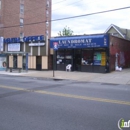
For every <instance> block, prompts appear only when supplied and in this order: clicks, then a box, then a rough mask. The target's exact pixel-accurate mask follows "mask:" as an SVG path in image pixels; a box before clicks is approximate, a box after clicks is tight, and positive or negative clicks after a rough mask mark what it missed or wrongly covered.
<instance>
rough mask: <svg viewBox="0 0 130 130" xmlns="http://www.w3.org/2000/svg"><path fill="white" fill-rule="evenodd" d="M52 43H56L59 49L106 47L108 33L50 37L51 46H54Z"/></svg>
mask: <svg viewBox="0 0 130 130" xmlns="http://www.w3.org/2000/svg"><path fill="white" fill-rule="evenodd" d="M54 43H57V48H59V49H62V48H63V49H64V48H94V47H108V45H109V41H108V35H96V36H78V37H77V36H73V37H58V38H51V39H50V46H51V48H54Z"/></svg>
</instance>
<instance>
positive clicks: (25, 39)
mask: <svg viewBox="0 0 130 130" xmlns="http://www.w3.org/2000/svg"><path fill="white" fill-rule="evenodd" d="M37 41H45V38H44V36H43V35H40V36H28V37H23V38H22V39H20V38H19V37H18V38H17V37H15V38H5V39H4V43H20V42H37Z"/></svg>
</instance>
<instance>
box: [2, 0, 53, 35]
mask: <svg viewBox="0 0 130 130" xmlns="http://www.w3.org/2000/svg"><path fill="white" fill-rule="evenodd" d="M0 6H1V7H0V27H1V28H0V36H3V37H4V38H10V37H19V36H22V35H24V36H35V35H46V34H48V36H49V37H50V35H51V24H49V21H50V20H51V0H31V1H30V0H1V4H0ZM31 23H32V24H31ZM35 23H37V24H35ZM27 24H28V25H27Z"/></svg>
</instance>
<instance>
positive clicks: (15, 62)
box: [13, 55, 17, 69]
mask: <svg viewBox="0 0 130 130" xmlns="http://www.w3.org/2000/svg"><path fill="white" fill-rule="evenodd" d="M13 68H14V69H17V55H14V56H13Z"/></svg>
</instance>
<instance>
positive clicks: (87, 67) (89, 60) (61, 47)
mask: <svg viewBox="0 0 130 130" xmlns="http://www.w3.org/2000/svg"><path fill="white" fill-rule="evenodd" d="M54 45H57V49H55V48H54ZM50 47H51V48H54V67H55V69H56V70H64V71H65V70H66V66H67V65H68V64H71V65H72V68H71V69H72V71H81V72H100V73H105V72H109V58H108V57H109V35H107V34H102V35H89V36H87V35H84V36H70V37H55V38H51V39H50Z"/></svg>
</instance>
